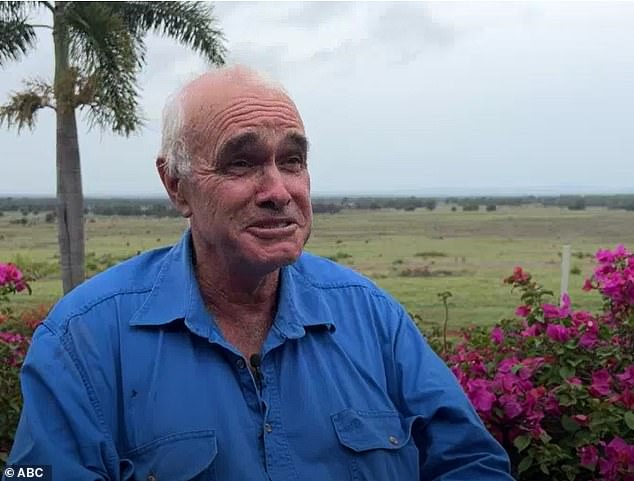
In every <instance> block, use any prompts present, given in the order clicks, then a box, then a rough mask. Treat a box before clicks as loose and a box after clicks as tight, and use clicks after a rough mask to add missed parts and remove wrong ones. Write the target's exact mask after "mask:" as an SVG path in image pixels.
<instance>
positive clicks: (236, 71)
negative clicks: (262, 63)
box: [159, 65, 288, 177]
mask: <svg viewBox="0 0 634 481" xmlns="http://www.w3.org/2000/svg"><path fill="white" fill-rule="evenodd" d="M212 74H213V75H221V76H224V77H227V78H228V79H230V80H235V81H246V82H247V83H251V84H253V85H257V86H260V87H264V88H265V89H269V90H276V91H278V92H281V93H283V94H284V95H286V96H288V94H287V93H286V90H285V89H284V87H283V86H282V85H281V84H280V83H278V82H277V81H275V80H273V79H271V78H270V77H269V76H268V75H266V74H264V73H261V72H257V71H255V70H252V69H250V68H248V67H244V66H241V65H232V66H228V67H221V68H218V69H216V70H213V72H212ZM207 75H208V74H207ZM188 85H189V83H188V84H187V85H184V86H183V87H181V88H180V89H179V90H177V91H176V92H175V93H174V94H172V95H170V97H169V98H168V99H167V102H166V103H165V107H164V108H163V121H162V128H161V148H160V150H159V157H160V158H162V159H164V161H165V164H166V168H167V173H168V174H169V175H171V176H172V177H187V176H188V175H189V174H190V173H191V165H192V154H191V152H190V150H189V148H188V147H187V142H186V139H185V135H184V128H185V121H186V119H185V100H186V96H187V86H188Z"/></svg>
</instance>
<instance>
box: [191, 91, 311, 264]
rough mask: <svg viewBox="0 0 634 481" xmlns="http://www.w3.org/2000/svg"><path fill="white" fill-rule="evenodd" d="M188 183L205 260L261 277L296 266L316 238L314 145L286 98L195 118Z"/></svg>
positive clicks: (261, 96) (253, 94)
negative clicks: (310, 164)
mask: <svg viewBox="0 0 634 481" xmlns="http://www.w3.org/2000/svg"><path fill="white" fill-rule="evenodd" d="M190 122H191V123H192V126H193V129H192V130H191V131H190V132H189V133H188V136H189V137H190V139H191V142H188V143H189V145H191V146H192V147H193V148H192V147H190V150H191V151H192V154H193V160H192V170H191V174H190V176H189V177H188V178H186V179H183V195H184V197H185V199H186V202H187V205H188V208H189V214H190V222H191V229H192V235H193V236H194V238H195V239H196V240H197V241H198V243H199V244H202V248H203V252H204V254H208V255H209V254H211V255H212V256H216V259H218V260H219V261H221V262H223V263H226V264H228V265H232V266H239V267H240V268H241V269H247V270H249V271H251V272H253V273H255V272H257V271H259V272H271V271H273V270H275V269H277V268H279V267H281V266H283V265H286V264H289V263H291V262H293V261H294V260H295V259H297V257H298V256H299V255H300V253H301V251H302V248H303V247H304V244H305V243H306V241H307V240H308V236H309V235H310V229H311V223H312V208H311V203H310V179H309V175H308V169H307V153H308V152H307V150H308V146H307V141H306V138H305V134H304V128H303V124H302V121H301V119H300V117H299V114H298V113H297V110H296V109H295V106H294V105H293V103H292V102H291V101H290V100H288V98H287V97H285V96H284V95H283V94H281V93H279V92H271V91H268V90H261V91H258V89H255V91H247V92H242V93H240V94H239V95H236V96H235V97H233V98H231V99H230V100H228V101H226V102H224V103H223V104H221V105H214V108H213V109H205V108H199V109H197V111H196V112H195V113H194V114H192V117H191V118H190Z"/></svg>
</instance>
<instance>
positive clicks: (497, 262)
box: [0, 206, 634, 328]
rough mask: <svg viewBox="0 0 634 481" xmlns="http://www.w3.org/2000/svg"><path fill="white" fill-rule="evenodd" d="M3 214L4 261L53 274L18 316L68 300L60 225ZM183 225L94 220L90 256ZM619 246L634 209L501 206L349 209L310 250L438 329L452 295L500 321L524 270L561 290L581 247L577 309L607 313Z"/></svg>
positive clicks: (469, 315) (461, 321)
mask: <svg viewBox="0 0 634 481" xmlns="http://www.w3.org/2000/svg"><path fill="white" fill-rule="evenodd" d="M18 216H19V217H21V215H19V214H16V215H13V214H5V215H4V216H2V217H0V262H6V261H17V263H18V264H20V265H26V264H32V265H33V266H34V267H37V268H39V269H40V271H41V272H44V273H46V275H45V276H44V277H43V278H42V279H40V280H38V281H37V282H35V283H33V294H32V295H31V296H26V295H20V296H16V297H15V301H16V303H15V305H16V308H17V309H25V308H30V307H35V306H38V305H40V304H46V303H52V302H54V301H55V300H56V299H57V298H59V296H60V295H61V283H60V281H59V277H58V276H59V274H58V271H57V267H56V264H57V258H56V250H57V244H56V243H57V237H56V230H55V225H54V224H46V223H45V222H44V220H43V217H44V216H43V214H41V215H40V216H29V217H28V218H29V219H30V221H31V222H30V224H29V225H26V226H21V225H16V224H12V223H11V222H10V221H11V220H12V219H16V218H17V217H18ZM184 228H185V222H184V221H182V220H180V219H167V218H166V219H154V218H139V217H137V218H125V217H89V218H88V220H87V223H86V230H87V242H86V252H87V253H88V262H89V263H90V264H91V266H92V267H91V269H92V271H95V270H98V269H100V268H102V267H104V266H106V265H108V264H110V263H112V262H114V261H116V260H117V259H119V258H124V257H129V256H132V255H134V254H136V253H137V252H139V251H144V250H147V249H152V248H155V247H159V246H164V245H167V244H170V243H173V242H175V241H176V240H177V239H178V238H179V237H180V235H181V232H182V230H183V229H184ZM618 243H623V244H625V245H626V246H627V247H629V248H632V246H634V212H625V211H616V210H606V209H599V208H596V209H587V210H585V211H568V210H564V209H560V208H544V207H540V206H523V207H512V208H511V207H508V208H505V207H500V208H498V210H497V211H495V212H483V211H480V212H460V211H458V212H452V211H451V210H450V209H449V208H448V207H447V206H441V207H439V208H438V209H436V210H435V211H433V212H429V211H426V210H421V209H418V210H416V211H413V212H404V211H393V210H379V211H357V210H349V211H343V212H341V213H338V214H334V215H330V214H322V215H318V216H316V218H315V224H314V230H313V235H312V238H311V240H310V242H309V244H308V246H307V249H308V250H309V251H311V252H314V253H317V254H320V255H324V256H328V257H331V258H333V259H337V260H338V262H341V263H343V264H346V265H349V266H350V267H352V268H353V269H355V270H358V271H360V272H362V273H363V274H365V275H367V276H369V277H370V278H372V279H373V280H374V281H375V282H376V283H377V284H378V285H379V286H381V287H383V288H385V289H386V290H387V291H388V292H390V293H391V294H392V295H393V296H394V297H396V298H397V299H398V300H400V301H401V302H402V303H403V304H404V305H405V306H406V307H407V309H408V310H409V311H410V312H412V313H414V314H417V315H418V316H420V322H422V323H423V324H424V325H427V326H430V325H433V324H437V323H440V322H441V321H442V320H443V316H444V314H443V306H442V303H441V302H440V300H439V299H438V296H437V294H438V293H439V292H442V291H447V290H448V291H450V292H451V293H452V297H451V299H450V313H449V316H450V325H451V326H452V327H454V328H457V327H460V326H465V325H468V324H474V323H475V324H492V323H494V322H496V321H498V320H499V319H501V318H502V317H506V316H511V315H512V313H513V310H514V307H515V306H516V305H517V304H518V303H519V301H518V298H517V296H516V295H514V294H511V293H510V290H509V287H508V286H507V285H504V284H503V283H502V279H503V278H504V277H505V276H508V275H510V273H511V271H512V269H513V267H514V266H517V265H520V266H522V267H524V268H525V269H527V270H528V271H529V272H531V273H532V274H534V275H535V276H536V278H537V279H538V280H539V281H540V282H542V283H543V284H545V285H546V286H547V287H549V288H551V289H552V290H553V291H555V292H556V293H557V292H558V291H559V279H560V262H561V261H560V254H559V253H560V252H561V248H562V245H563V244H570V245H571V246H572V252H573V258H572V263H571V264H572V267H573V274H572V275H571V276H570V288H569V291H570V294H571V297H572V300H573V306H574V307H583V308H588V309H594V308H598V307H599V305H600V299H599V298H598V296H597V295H596V294H593V293H591V294H587V293H584V292H582V290H581V285H582V284H583V280H584V278H585V277H586V276H588V275H589V274H590V273H591V270H592V266H593V259H592V258H591V254H594V252H595V251H596V250H597V249H598V248H600V247H609V248H612V247H614V246H615V245H616V244H618Z"/></svg>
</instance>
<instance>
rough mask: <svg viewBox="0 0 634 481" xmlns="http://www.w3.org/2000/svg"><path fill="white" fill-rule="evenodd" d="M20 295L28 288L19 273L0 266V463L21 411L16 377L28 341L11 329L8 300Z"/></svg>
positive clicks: (12, 268)
mask: <svg viewBox="0 0 634 481" xmlns="http://www.w3.org/2000/svg"><path fill="white" fill-rule="evenodd" d="M21 292H30V287H29V284H28V282H27V279H26V278H25V277H24V275H23V274H22V272H21V271H20V269H18V268H17V267H16V266H15V265H13V264H4V263H0V463H2V462H3V461H4V459H2V458H4V457H6V453H7V452H8V451H9V449H10V447H11V443H12V440H13V435H14V431H15V428H16V426H17V422H18V418H19V416H20V409H21V407H22V397H21V395H20V382H19V376H18V374H19V371H20V366H21V365H22V361H23V360H24V356H25V354H26V350H27V348H28V345H29V337H28V336H25V335H24V334H23V333H20V332H16V331H15V330H14V329H13V328H12V327H11V326H12V325H15V321H16V317H15V315H14V313H13V311H12V309H11V305H10V298H11V296H12V295H14V294H17V293H21Z"/></svg>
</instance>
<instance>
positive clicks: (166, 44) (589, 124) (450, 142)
mask: <svg viewBox="0 0 634 481" xmlns="http://www.w3.org/2000/svg"><path fill="white" fill-rule="evenodd" d="M216 15H217V17H218V20H219V24H220V26H221V28H222V29H223V30H224V32H225V35H226V38H227V47H228V48H229V51H230V54H229V59H228V60H229V62H230V63H244V64H247V65H250V66H253V67H256V68H258V69H261V70H263V71H265V72H267V73H269V74H270V75H271V76H273V77H274V78H276V79H277V80H279V81H281V82H282V83H283V84H284V85H285V86H286V88H287V90H288V91H289V93H290V94H291V96H292V97H293V99H294V100H295V102H296V103H297V105H298V107H299V110H300V112H301V114H302V116H303V119H304V123H305V125H306V129H307V133H308V136H309V139H310V141H311V155H310V159H309V167H310V171H311V175H312V186H313V193H314V194H327V193H351V194H354V193H356V194H361V193H384V194H390V193H401V194H408V195H409V194H419V195H438V194H442V193H448V194H457V193H460V192H463V193H465V194H470V193H485V192H495V193H518V194H519V193H554V192H569V191H571V190H572V191H579V192H634V28H633V26H634V3H623V2H618V3H607V2H596V3H588V2H583V3H574V2H565V3H554V2H549V3H536V2H530V3H502V2H500V3H485V2H469V3H453V2H452V3H433V2H431V3H404V2H403V3H401V2H397V3H326V2H316V3H312V2H305V3H299V2H297V3H265V2H262V3H259V2H258V3H233V2H227V3H219V4H216ZM42 19H46V18H45V15H44V17H43V18H42ZM42 19H40V20H42ZM148 47H149V52H150V53H149V55H148V65H147V68H146V69H145V71H144V72H143V73H142V75H141V76H140V87H141V89H142V106H143V112H144V115H145V118H146V119H147V123H146V126H145V128H144V129H143V130H142V131H141V132H140V133H139V134H138V135H136V136H134V137H131V138H122V137H116V136H114V135H112V134H110V133H101V132H99V131H92V132H87V130H86V128H85V123H82V127H81V128H80V149H81V156H82V172H83V180H84V192H85V194H87V195H154V194H161V193H162V192H163V190H162V186H161V184H160V182H159V180H158V176H157V175H156V173H155V170H154V159H155V154H156V151H157V149H158V145H159V132H160V112H161V109H162V105H163V102H164V100H165V98H166V96H168V95H169V94H170V93H171V92H173V91H174V90H176V89H177V87H178V86H180V85H181V84H183V83H184V82H186V81H187V80H189V79H191V78H193V77H195V76H196V75H197V74H199V73H202V72H203V71H204V70H205V69H206V66H205V63H204V62H203V61H202V60H200V59H199V58H198V57H197V56H196V55H194V54H190V53H188V52H187V51H186V50H184V49H183V48H181V47H179V46H177V45H176V44H174V43H173V42H171V41H167V40H164V39H159V38H155V37H153V38H151V39H150V40H149V41H148ZM33 76H42V77H45V78H51V76H52V39H51V38H50V34H49V33H48V31H46V30H44V31H42V35H41V37H40V41H39V44H38V48H37V50H36V51H34V52H32V53H31V54H30V56H29V57H27V58H26V59H24V60H22V61H21V62H20V63H10V64H7V65H6V66H5V67H4V68H3V69H1V70H0V101H2V102H4V101H5V99H6V96H7V93H8V92H9V91H11V90H14V89H16V88H19V87H20V80H21V79H22V78H25V77H33ZM54 137H55V122H54V118H53V114H52V112H48V111H47V112H44V113H43V114H42V115H41V116H40V118H39V121H38V124H37V128H36V130H35V131H34V132H33V133H31V132H29V131H25V132H23V133H22V134H21V135H19V136H18V135H17V134H16V133H15V132H14V131H7V130H6V128H5V129H3V130H1V131H0V150H1V153H0V159H1V160H0V162H2V164H3V165H2V170H1V171H0V195H16V194H21V193H26V194H38V195H53V194H54V192H55V148H54Z"/></svg>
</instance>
